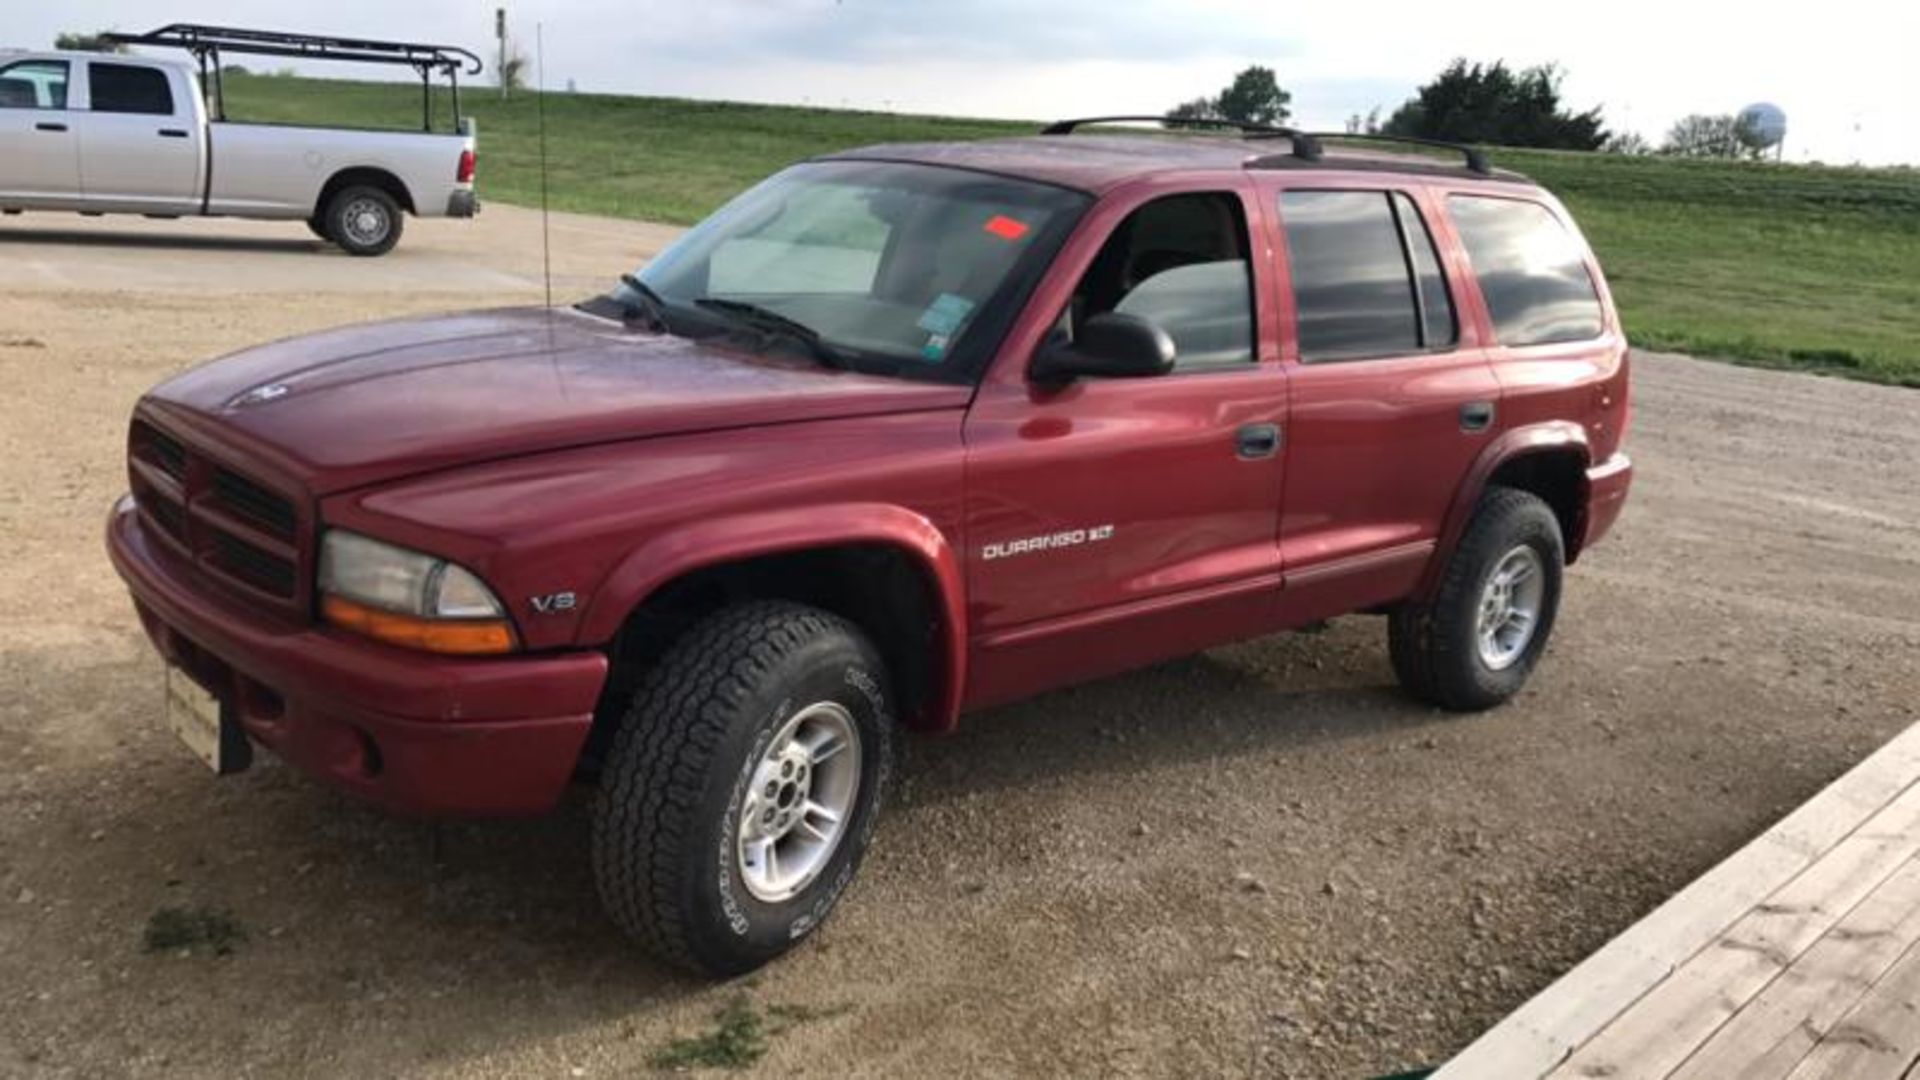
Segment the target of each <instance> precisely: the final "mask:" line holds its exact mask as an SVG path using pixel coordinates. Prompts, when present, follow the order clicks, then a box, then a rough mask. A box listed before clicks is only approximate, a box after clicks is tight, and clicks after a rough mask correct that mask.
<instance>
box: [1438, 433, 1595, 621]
mask: <svg viewBox="0 0 1920 1080" xmlns="http://www.w3.org/2000/svg"><path fill="white" fill-rule="evenodd" d="M1566 450H1573V451H1575V452H1577V453H1578V454H1579V455H1580V462H1581V465H1580V472H1581V476H1582V478H1583V479H1582V482H1583V483H1584V482H1585V481H1584V477H1585V476H1586V470H1587V467H1588V466H1589V465H1591V464H1592V463H1593V448H1592V444H1591V443H1590V442H1589V441H1588V439H1587V429H1586V428H1584V427H1582V426H1581V425H1579V424H1576V423H1574V422H1573V421H1571V420H1547V421H1542V422H1541V423H1537V424H1527V425H1524V426H1522V427H1516V428H1511V429H1509V430H1507V431H1503V432H1501V433H1500V435H1499V437H1497V438H1495V439H1494V440H1493V441H1492V442H1490V443H1488V444H1487V446H1486V448H1485V449H1483V450H1481V451H1480V456H1479V457H1477V458H1475V459H1474V461H1473V466H1472V467H1471V468H1469V469H1468V470H1467V475H1466V478H1465V479H1464V480H1462V481H1461V482H1460V487H1459V488H1458V489H1457V490H1455V492H1454V493H1453V502H1452V503H1451V504H1450V505H1449V506H1448V507H1447V517H1446V521H1445V523H1444V524H1443V525H1442V526H1441V529H1440V543H1439V545H1438V546H1437V547H1436V548H1435V549H1434V556H1433V558H1432V559H1430V560H1429V561H1428V562H1427V572H1426V573H1425V574H1424V575H1423V576H1422V577H1421V579H1420V587H1419V588H1418V589H1417V590H1416V591H1415V593H1414V596H1415V597H1416V598H1417V599H1419V600H1421V601H1426V600H1430V599H1432V598H1433V594H1434V592H1435V591H1436V590H1438V589H1439V588H1440V575H1441V574H1442V573H1444V572H1445V571H1446V567H1447V563H1448V562H1449V561H1451V560H1452V558H1453V549H1454V547H1455V545H1457V544H1459V543H1460V537H1461V536H1462V535H1463V534H1464V533H1465V532H1466V531H1467V523H1468V522H1470V521H1472V520H1473V508H1474V507H1475V506H1477V505H1479V502H1480V495H1481V493H1483V492H1485V491H1486V489H1487V481H1488V480H1490V479H1492V477H1493V474H1494V473H1495V472H1497V471H1499V469H1500V466H1502V465H1505V464H1506V463H1507V462H1509V461H1513V460H1515V459H1516V458H1521V457H1526V456H1527V455H1529V454H1539V453H1553V452H1560V451H1566ZM1580 505H1581V506H1585V505H1586V498H1585V495H1584V493H1583V494H1582V497H1581V499H1580Z"/></svg>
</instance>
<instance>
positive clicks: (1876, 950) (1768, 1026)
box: [1673, 858, 1920, 1080]
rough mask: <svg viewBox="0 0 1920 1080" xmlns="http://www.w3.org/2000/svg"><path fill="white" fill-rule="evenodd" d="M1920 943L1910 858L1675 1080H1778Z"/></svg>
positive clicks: (1918, 870)
mask: <svg viewBox="0 0 1920 1080" xmlns="http://www.w3.org/2000/svg"><path fill="white" fill-rule="evenodd" d="M1916 943H1920V858H1915V859H1913V860H1910V861H1909V862H1908V863H1907V864H1906V865H1905V866H1903V867H1901V869H1900V870H1899V872H1898V873H1896V874H1894V876H1893V877H1891V878H1889V879H1888V880H1887V882H1886V883H1885V884H1883V885H1882V886H1881V887H1880V888H1879V889H1878V890H1877V891H1875V892H1874V894H1873V895H1872V896H1870V897H1868V898H1867V899H1866V900H1865V901H1863V902H1862V903H1861V904H1860V906H1859V907H1857V908H1855V909H1854V910H1853V912H1852V913H1851V914H1849V915H1848V916H1847V918H1845V919H1844V920H1842V921H1841V922H1840V924H1839V925H1838V926H1836V927H1834V928H1833V930H1832V931H1830V932H1829V933H1828V934H1827V935H1826V936H1825V937H1823V938H1821V939H1820V942H1819V944H1817V945H1815V946H1814V947H1813V948H1811V949H1809V950H1807V953H1806V955H1805V956H1803V957H1801V958H1800V962H1799V963H1797V964H1795V965H1794V966H1793V967H1791V968H1789V969H1788V970H1787V971H1786V972H1784V973H1783V974H1782V975H1781V976H1780V977H1779V978H1778V979H1775V980H1774V981H1773V982H1772V983H1771V984H1769V985H1768V986H1767V988H1766V989H1765V990H1764V991H1762V992H1761V993H1760V994H1759V995H1758V996H1756V997H1755V998H1754V999H1753V1000H1752V1001H1749V1002H1748V1003H1747V1005H1746V1007H1745V1008H1743V1009H1741V1010H1740V1012H1739V1013H1738V1014H1737V1015H1735V1016H1734V1018H1733V1019H1732V1020H1729V1021H1728V1022H1727V1023H1726V1024H1725V1025H1724V1026H1722V1027H1721V1028H1720V1030H1718V1031H1716V1032H1714V1033H1713V1037H1712V1038H1711V1039H1708V1040H1707V1041H1706V1042H1705V1043H1703V1044H1702V1045H1701V1046H1700V1048H1699V1049H1697V1050H1695V1051H1694V1053H1693V1056H1692V1057H1689V1058H1688V1059H1687V1061H1686V1063H1685V1064H1684V1065H1682V1066H1681V1067H1680V1069H1679V1070H1678V1071H1676V1072H1675V1073H1674V1074H1673V1076H1674V1080H1711V1078H1715V1077H1722V1076H1738V1077H1741V1078H1743V1080H1778V1078H1780V1077H1784V1076H1786V1075H1787V1074H1788V1073H1790V1072H1792V1071H1793V1069H1794V1068H1795V1067H1796V1066H1797V1065H1799V1064H1800V1061H1801V1059H1803V1058H1805V1057H1806V1056H1807V1054H1808V1052H1809V1051H1811V1050H1812V1049H1813V1048H1814V1046H1815V1045H1816V1044H1817V1043H1818V1042H1819V1041H1820V1038H1821V1036H1823V1035H1824V1034H1826V1033H1827V1032H1828V1031H1831V1030H1833V1028H1834V1026H1835V1025H1836V1024H1838V1023H1839V1022H1840V1020H1841V1018H1842V1017H1844V1016H1845V1015H1846V1014H1847V1012H1848V1011H1849V1010H1851V1009H1852V1008H1853V1007H1854V1006H1855V1005H1857V1004H1859V1002H1860V1000H1861V999H1862V998H1864V997H1865V996H1866V994H1867V992H1868V991H1869V990H1871V989H1872V988H1873V986H1874V985H1875V984H1876V983H1877V982H1878V981H1879V980H1880V979H1881V977H1882V976H1884V975H1885V974H1886V973H1887V970H1888V969H1889V968H1891V967H1892V966H1893V965H1894V963H1895V962H1897V961H1898V960H1899V959H1900V957H1901V956H1903V955H1905V954H1906V952H1907V951H1908V950H1909V949H1911V948H1913V946H1914V945H1915V944H1916Z"/></svg>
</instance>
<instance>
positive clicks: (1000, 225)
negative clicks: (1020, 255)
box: [985, 214, 1027, 240]
mask: <svg viewBox="0 0 1920 1080" xmlns="http://www.w3.org/2000/svg"><path fill="white" fill-rule="evenodd" d="M985 228H986V230H987V231H988V232H990V233H992V234H993V235H995V236H997V237H999V238H1000V239H1002V240H1018V239H1020V238H1021V237H1023V236H1025V235H1027V223H1026V222H1024V221H1015V220H1013V219H1012V218H1010V217H1007V216H1006V215H1005V214H995V215H994V216H993V217H991V218H989V219H988V220H987V224H986V226H985Z"/></svg>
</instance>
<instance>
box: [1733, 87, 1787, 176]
mask: <svg viewBox="0 0 1920 1080" xmlns="http://www.w3.org/2000/svg"><path fill="white" fill-rule="evenodd" d="M1740 126H1741V127H1742V128H1744V129H1745V130H1747V131H1750V132H1752V133H1753V137H1754V139H1755V140H1757V141H1758V143H1759V146H1760V149H1762V150H1772V151H1773V158H1774V160H1775V161H1778V160H1780V157H1781V154H1782V149H1781V143H1783V142H1784V141H1786V138H1787V114H1786V113H1785V112H1784V111H1783V110H1782V109H1781V108H1780V106H1778V105H1775V104H1773V103H1771V102H1766V101H1761V102H1756V103H1754V104H1752V105H1749V106H1747V107H1746V108H1744V109H1741V110H1740Z"/></svg>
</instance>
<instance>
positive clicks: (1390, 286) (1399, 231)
mask: <svg viewBox="0 0 1920 1080" xmlns="http://www.w3.org/2000/svg"><path fill="white" fill-rule="evenodd" d="M1280 218H1281V221H1282V224H1283V225H1284V227H1285V229H1286V234H1287V262H1288V267H1289V269H1290V270H1291V271H1292V276H1293V304H1294V312H1295V316H1296V320H1297V325H1298V333H1299V337H1300V358H1301V359H1302V360H1304V361H1306V362H1308V363H1312V362H1315V361H1322V360H1358V359H1364V358H1369V357H1385V356H1402V355H1405V354H1407V353H1414V352H1420V351H1423V350H1429V349H1444V348H1447V347H1449V346H1451V345H1453V343H1454V342H1455V341H1456V340H1458V337H1459V333H1458V329H1457V325H1456V323H1455V320H1454V313H1453V300H1452V297H1451V296H1450V295H1449V294H1448V291H1447V280H1446V275H1445V274H1444V273H1443V272H1442V271H1441V269H1440V260H1439V258H1438V257H1437V256H1436V254H1435V253H1434V247H1433V237H1432V235H1431V234H1430V233H1428V231H1427V226H1426V222H1425V221H1424V220H1423V219H1422V218H1421V216H1420V211H1419V208H1418V207H1417V206H1416V205H1415V203H1414V201H1413V199H1412V198H1411V197H1409V196H1407V195H1406V194H1404V193H1402V192H1397V191H1395V192H1387V191H1316V190H1302V189H1292V190H1288V191H1283V192H1281V193H1280Z"/></svg>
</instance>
